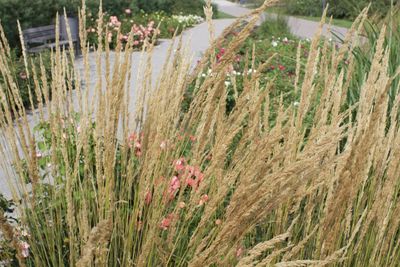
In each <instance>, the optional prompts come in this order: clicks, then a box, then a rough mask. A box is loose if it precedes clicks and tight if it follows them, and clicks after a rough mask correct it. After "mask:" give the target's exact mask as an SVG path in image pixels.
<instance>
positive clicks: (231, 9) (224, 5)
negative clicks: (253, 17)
mask: <svg viewBox="0 0 400 267" xmlns="http://www.w3.org/2000/svg"><path fill="white" fill-rule="evenodd" d="M213 2H214V3H215V4H217V5H218V7H219V10H221V11H222V12H224V13H227V14H229V15H232V16H235V17H240V16H243V15H246V14H247V13H249V12H250V11H251V10H250V9H248V8H245V7H242V6H240V5H239V4H236V3H232V2H229V1H227V0H213ZM266 16H274V14H265V17H266ZM265 17H264V19H265ZM285 18H286V20H287V23H288V26H289V28H290V30H291V32H292V34H293V35H296V36H298V37H300V38H303V39H306V38H309V39H311V38H312V37H313V36H314V35H315V33H316V32H317V30H318V26H319V23H318V22H315V21H310V20H305V19H299V18H295V17H291V16H285ZM347 31H348V30H347V29H346V28H343V27H338V26H332V32H334V33H335V34H337V35H338V36H339V37H343V36H344V35H345V34H346V33H347ZM323 34H324V35H325V36H326V37H327V38H332V39H333V40H335V37H334V36H331V35H330V34H329V33H328V25H326V26H325V27H324V30H323ZM336 41H337V40H336Z"/></svg>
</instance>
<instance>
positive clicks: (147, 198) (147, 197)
mask: <svg viewBox="0 0 400 267" xmlns="http://www.w3.org/2000/svg"><path fill="white" fill-rule="evenodd" d="M152 199H153V196H152V194H151V192H150V191H147V192H146V195H145V196H144V203H146V205H150V203H151V200H152Z"/></svg>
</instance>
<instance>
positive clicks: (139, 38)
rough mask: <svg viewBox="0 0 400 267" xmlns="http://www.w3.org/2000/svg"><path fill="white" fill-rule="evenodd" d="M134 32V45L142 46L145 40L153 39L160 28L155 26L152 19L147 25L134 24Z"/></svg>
mask: <svg viewBox="0 0 400 267" xmlns="http://www.w3.org/2000/svg"><path fill="white" fill-rule="evenodd" d="M132 32H133V39H134V40H133V46H140V45H141V44H143V43H144V40H146V39H151V38H152V37H153V36H154V34H159V32H158V30H157V29H155V28H154V21H150V22H149V23H148V24H147V26H146V27H145V26H143V25H136V24H133V26H132Z"/></svg>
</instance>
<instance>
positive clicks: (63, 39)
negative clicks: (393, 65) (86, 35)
mask: <svg viewBox="0 0 400 267" xmlns="http://www.w3.org/2000/svg"><path fill="white" fill-rule="evenodd" d="M68 24H69V27H70V31H71V37H72V42H73V44H74V49H75V53H76V54H77V55H78V54H80V47H79V23H78V20H77V19H76V18H68ZM59 25H60V40H59V45H60V46H62V47H63V48H67V47H68V46H69V40H68V34H67V26H66V23H65V19H64V16H61V17H60V23H59ZM22 34H23V36H24V43H25V48H26V50H27V51H28V52H29V53H40V52H42V51H44V50H48V49H54V48H55V47H56V42H55V39H56V26H55V25H48V26H42V27H35V28H30V29H26V30H23V31H22Z"/></svg>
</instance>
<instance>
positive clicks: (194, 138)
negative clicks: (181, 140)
mask: <svg viewBox="0 0 400 267" xmlns="http://www.w3.org/2000/svg"><path fill="white" fill-rule="evenodd" d="M189 139H190V141H192V142H193V143H194V142H196V136H193V135H191V136H189Z"/></svg>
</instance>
